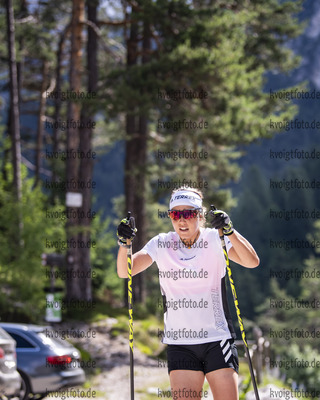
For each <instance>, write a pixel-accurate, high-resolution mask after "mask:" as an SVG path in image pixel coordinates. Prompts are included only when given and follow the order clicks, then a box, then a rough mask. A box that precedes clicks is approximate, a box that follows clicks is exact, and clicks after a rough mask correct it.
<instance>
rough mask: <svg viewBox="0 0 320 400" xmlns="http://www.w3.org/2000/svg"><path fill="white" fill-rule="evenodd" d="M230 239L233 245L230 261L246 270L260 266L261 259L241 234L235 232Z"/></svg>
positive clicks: (230, 251)
mask: <svg viewBox="0 0 320 400" xmlns="http://www.w3.org/2000/svg"><path fill="white" fill-rule="evenodd" d="M221 233H222V232H221V231H220V230H219V234H221ZM228 239H229V240H230V242H231V244H232V247H231V249H230V250H229V253H228V254H229V258H230V260H232V261H234V262H236V263H237V264H240V265H242V266H243V267H246V268H256V267H257V266H258V265H259V263H260V259H259V257H258V255H257V253H256V251H255V250H254V248H253V246H252V245H251V244H250V243H249V242H248V240H247V239H245V238H244V237H243V236H242V235H241V234H240V233H239V232H237V231H236V230H234V231H233V233H232V234H231V235H229V236H228Z"/></svg>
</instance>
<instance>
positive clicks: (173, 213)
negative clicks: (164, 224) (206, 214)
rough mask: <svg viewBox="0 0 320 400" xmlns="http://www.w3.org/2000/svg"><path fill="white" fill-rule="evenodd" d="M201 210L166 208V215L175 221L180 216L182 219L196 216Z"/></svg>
mask: <svg viewBox="0 0 320 400" xmlns="http://www.w3.org/2000/svg"><path fill="white" fill-rule="evenodd" d="M200 212H201V208H197V209H194V210H181V211H180V210H179V211H178V210H168V215H169V217H170V218H171V219H173V220H175V221H177V220H179V219H180V218H181V217H183V218H184V219H191V218H196V217H197V215H198V214H199V213H200Z"/></svg>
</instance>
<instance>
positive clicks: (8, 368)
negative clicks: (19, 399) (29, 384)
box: [0, 328, 21, 398]
mask: <svg viewBox="0 0 320 400" xmlns="http://www.w3.org/2000/svg"><path fill="white" fill-rule="evenodd" d="M20 386H21V378H20V375H19V373H18V371H17V359H16V343H15V341H14V340H13V339H12V337H11V336H10V335H8V333H7V332H6V331H4V330H3V329H2V328H0V396H1V397H2V396H6V397H8V398H10V397H14V396H17V395H19V390H20Z"/></svg>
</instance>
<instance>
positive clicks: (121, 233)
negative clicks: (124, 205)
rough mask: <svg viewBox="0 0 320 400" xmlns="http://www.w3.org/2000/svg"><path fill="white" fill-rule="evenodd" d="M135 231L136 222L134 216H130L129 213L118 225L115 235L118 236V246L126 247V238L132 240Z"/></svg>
mask: <svg viewBox="0 0 320 400" xmlns="http://www.w3.org/2000/svg"><path fill="white" fill-rule="evenodd" d="M136 232H137V228H136V224H135V220H134V217H131V216H130V215H129V214H128V216H127V217H126V218H123V219H122V220H121V222H120V224H119V225H118V229H117V236H118V244H119V245H120V246H124V247H127V239H129V240H130V242H132V240H133V239H134V238H135V236H136Z"/></svg>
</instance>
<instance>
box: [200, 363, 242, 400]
mask: <svg viewBox="0 0 320 400" xmlns="http://www.w3.org/2000/svg"><path fill="white" fill-rule="evenodd" d="M206 378H207V381H208V382H209V385H210V388H211V391H212V394H213V397H214V400H238V399H239V394H238V374H237V373H236V371H234V370H233V369H232V368H222V369H218V370H216V371H211V372H208V373H207V374H206Z"/></svg>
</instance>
